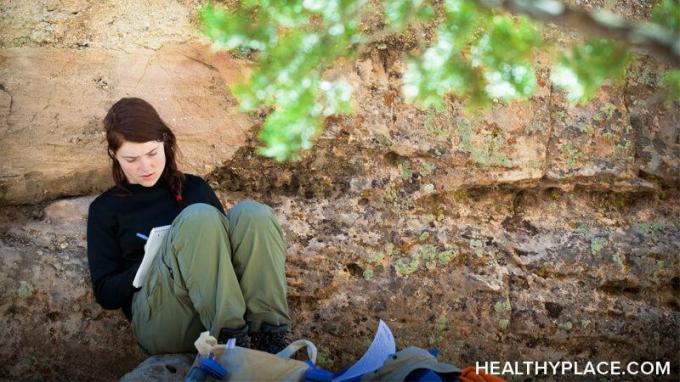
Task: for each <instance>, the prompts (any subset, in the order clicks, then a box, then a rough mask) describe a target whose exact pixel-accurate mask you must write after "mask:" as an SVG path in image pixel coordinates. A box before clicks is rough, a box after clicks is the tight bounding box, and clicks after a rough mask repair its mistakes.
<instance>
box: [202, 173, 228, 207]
mask: <svg viewBox="0 0 680 382" xmlns="http://www.w3.org/2000/svg"><path fill="white" fill-rule="evenodd" d="M203 188H204V191H203V193H204V195H205V199H206V200H207V201H208V204H210V205H212V206H214V207H215V208H217V209H218V210H220V211H222V213H224V207H223V206H222V202H220V200H219V199H218V198H217V195H215V191H214V190H213V189H212V187H210V185H209V184H208V182H206V181H203Z"/></svg>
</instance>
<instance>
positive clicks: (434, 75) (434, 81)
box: [200, 0, 680, 161]
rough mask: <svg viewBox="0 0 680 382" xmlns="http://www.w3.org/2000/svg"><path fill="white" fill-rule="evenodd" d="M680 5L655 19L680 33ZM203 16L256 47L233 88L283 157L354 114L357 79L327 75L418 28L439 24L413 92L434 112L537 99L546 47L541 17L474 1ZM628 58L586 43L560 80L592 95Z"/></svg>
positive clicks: (212, 32)
mask: <svg viewBox="0 0 680 382" xmlns="http://www.w3.org/2000/svg"><path fill="white" fill-rule="evenodd" d="M376 4H378V5H377V6H376ZM679 12H680V5H678V4H677V2H675V1H672V0H662V1H661V3H660V4H659V6H658V7H657V9H656V10H655V11H654V13H653V18H654V19H655V20H656V21H657V22H658V23H659V24H660V25H662V26H664V27H666V28H669V29H672V30H676V31H677V30H678V29H679V26H680V13H679ZM375 13H377V14H378V16H379V17H380V18H381V20H382V25H384V27H382V28H381V29H380V30H378V31H374V30H372V29H374V28H371V27H370V26H367V25H365V24H364V23H363V20H364V19H365V18H366V17H367V14H371V15H373V14H375ZM200 14H201V21H202V25H203V32H204V33H205V35H206V36H208V37H209V38H210V39H211V40H212V41H213V43H214V46H215V47H216V48H219V49H228V50H231V51H235V52H238V53H239V54H240V55H243V53H244V52H251V57H252V59H253V60H254V61H256V62H257V67H256V68H255V70H254V72H253V73H252V75H251V77H250V78H249V81H248V82H247V83H244V84H240V85H236V86H233V87H232V92H233V93H234V95H235V96H236V97H237V98H238V99H239V102H240V106H241V108H242V110H244V111H247V112H265V113H267V114H268V116H267V118H266V120H265V122H264V125H263V127H262V130H261V132H260V134H259V138H260V139H261V140H262V142H264V146H263V147H261V148H260V151H259V152H260V153H261V154H263V155H265V156H268V157H272V158H275V159H276V160H278V161H283V160H288V159H295V158H297V157H298V155H299V152H300V151H301V150H305V149H309V148H310V147H311V146H312V145H313V143H314V140H315V138H316V137H317V136H318V135H319V134H320V132H321V129H322V126H323V124H324V121H325V119H326V118H327V117H329V116H331V115H334V114H342V113H349V112H351V111H352V104H351V98H352V88H351V86H350V85H349V84H348V83H347V82H345V81H343V80H342V79H329V78H328V77H329V76H328V75H327V73H326V71H327V70H328V69H330V68H331V67H332V66H333V64H334V63H335V62H337V60H338V59H340V58H343V57H348V58H352V57H354V56H355V55H356V54H357V52H359V51H360V50H361V49H362V48H363V47H365V46H370V45H371V44H373V43H376V42H380V41H384V39H385V38H386V37H387V36H389V35H390V34H399V33H405V32H407V31H412V30H413V29H414V28H415V29H416V30H418V31H419V32H418V33H420V31H421V30H425V29H428V30H431V31H432V32H433V35H432V37H431V38H429V39H426V41H421V40H422V39H421V38H420V37H418V38H417V40H418V46H417V47H416V48H415V49H413V50H412V51H410V52H409V53H408V55H409V56H408V58H407V65H406V70H405V72H404V75H403V94H404V97H405V99H406V100H407V101H410V102H415V103H416V104H418V105H419V106H421V107H423V108H426V109H427V108H431V109H435V110H441V109H442V108H443V106H444V97H447V96H455V97H461V98H463V99H465V100H466V101H467V103H468V105H469V106H470V107H479V106H485V105H488V104H489V101H490V100H491V99H498V100H501V101H511V100H517V99H519V100H521V99H527V98H529V97H531V96H532V95H533V93H534V92H535V89H536V75H535V72H534V68H533V67H532V56H533V55H534V54H535V52H536V50H537V49H540V48H542V47H543V46H544V44H543V41H542V38H541V31H540V29H539V28H538V26H537V25H535V24H534V23H533V22H532V21H531V20H529V19H526V18H523V17H516V16H512V15H509V14H506V13H500V12H496V11H490V10H489V9H488V8H483V7H479V6H478V5H477V2H475V1H472V0H443V1H434V0H431V1H428V0H383V1H372V2H369V1H368V0H325V1H323V0H290V1H271V0H265V1H255V0H242V1H240V3H239V5H238V6H236V7H233V8H230V9H227V8H225V7H223V6H215V5H212V4H207V5H205V6H203V7H202V8H201V12H200ZM378 24H380V23H378ZM421 34H422V33H421ZM628 60H629V54H628V53H627V52H626V50H625V49H624V48H623V47H621V46H618V45H615V44H612V43H610V42H608V41H606V40H602V39H599V40H592V41H587V42H586V43H584V44H582V45H579V46H576V47H573V49H572V50H571V51H570V52H568V53H566V54H564V55H563V56H562V58H561V59H560V61H559V63H558V64H557V65H556V66H555V68H554V70H553V75H552V80H553V82H554V83H555V84H556V85H558V86H560V87H562V88H564V89H565V90H566V91H567V98H568V99H570V100H572V101H574V102H577V101H585V100H587V99H589V98H590V97H592V96H593V95H594V94H595V92H596V91H597V89H598V88H599V86H600V85H601V84H602V82H603V81H604V80H605V79H608V78H616V77H620V76H623V74H624V72H625V67H626V64H627V62H628ZM665 83H666V85H667V86H668V88H669V90H671V91H675V92H676V93H675V94H680V72H678V71H675V72H672V73H670V74H669V75H667V76H666V81H665Z"/></svg>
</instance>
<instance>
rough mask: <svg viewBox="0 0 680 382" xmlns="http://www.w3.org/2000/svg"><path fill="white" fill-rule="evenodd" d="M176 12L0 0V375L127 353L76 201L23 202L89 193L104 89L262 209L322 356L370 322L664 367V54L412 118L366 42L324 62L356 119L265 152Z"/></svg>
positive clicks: (127, 364)
mask: <svg viewBox="0 0 680 382" xmlns="http://www.w3.org/2000/svg"><path fill="white" fill-rule="evenodd" d="M586 3H587V4H585V5H586V6H590V5H592V4H590V2H586ZM582 5H583V4H582ZM596 5H598V6H601V5H602V4H599V3H598V4H596ZM605 5H606V4H605ZM195 6H196V2H195V1H170V0H154V1H148V2H143V4H142V3H140V2H133V1H125V0H122V1H116V2H113V3H106V4H99V3H96V4H95V3H90V2H85V1H79V0H72V1H60V2H56V1H54V2H53V1H36V2H15V1H6V2H3V3H2V4H0V10H1V11H2V12H0V29H2V30H3V31H7V33H5V34H3V35H2V36H0V57H1V58H0V85H2V86H1V87H0V90H3V91H2V92H0V152H1V153H2V158H3V161H2V164H1V165H0V169H1V170H0V203H2V204H5V207H3V208H2V210H1V211H0V269H1V271H0V292H2V293H0V312H2V320H3V321H2V323H1V324H0V336H1V337H2V338H4V339H5V340H4V341H3V343H4V344H6V346H3V347H1V348H0V361H2V362H0V378H7V379H10V380H21V379H22V378H23V379H27V380H33V379H39V378H47V379H53V380H83V379H88V380H102V381H105V380H112V379H117V378H120V377H122V376H123V375H125V374H126V373H127V372H128V371H130V370H132V369H133V368H134V367H135V366H136V365H137V364H139V363H140V362H141V361H143V360H144V358H145V355H144V354H143V353H142V352H141V351H140V350H139V349H138V347H137V346H136V344H135V340H134V338H133V336H132V333H131V330H130V327H129V324H128V323H127V321H126V320H125V318H124V317H123V315H122V314H121V313H120V312H111V311H105V310H102V309H101V308H100V307H99V306H98V305H97V304H96V303H95V302H94V300H93V297H92V292H91V288H90V284H89V272H88V271H87V260H86V255H85V245H86V244H85V243H86V238H85V231H84V227H85V219H86V216H85V215H86V211H87V205H88V203H89V201H90V200H91V196H90V197H85V198H79V199H69V200H61V201H58V202H56V203H54V204H50V205H47V204H46V203H45V202H44V201H46V200H50V199H53V198H55V197H58V196H61V195H86V194H93V193H96V192H97V191H98V190H101V189H102V188H104V187H106V186H107V184H108V182H109V180H108V175H107V174H108V170H107V166H108V165H107V163H106V156H105V151H104V148H105V146H104V140H103V136H102V135H101V132H100V129H101V127H100V125H99V123H100V122H99V121H100V120H101V118H102V117H103V115H104V113H105V111H106V109H107V107H108V106H109V105H110V104H111V103H112V102H114V101H115V100H116V99H118V98H119V97H121V96H125V95H137V96H141V97H143V98H147V99H149V100H150V101H151V102H152V103H153V104H155V105H157V107H158V109H159V112H160V114H161V115H162V116H163V117H164V118H165V119H166V120H167V121H168V122H169V123H170V125H171V126H172V127H173V128H174V130H175V131H176V132H177V133H178V139H179V141H180V145H181V147H182V150H183V151H184V157H185V161H184V167H183V168H184V169H185V170H187V171H190V172H194V173H199V174H201V175H206V177H207V179H208V180H209V181H210V183H211V184H212V185H213V187H214V188H215V189H216V190H217V191H218V195H219V197H220V198H221V199H222V201H223V203H224V204H225V206H226V207H229V206H231V205H233V204H234V203H236V202H237V201H238V200H241V199H244V198H254V199H258V200H261V201H264V202H266V203H268V204H269V205H271V206H272V207H274V209H275V210H276V212H277V215H278V217H279V219H280V221H281V225H282V227H283V229H284V232H285V235H286V238H287V240H288V243H289V247H288V263H287V278H288V285H289V300H290V304H291V308H292V310H293V311H292V313H293V317H294V325H293V331H294V336H295V337H305V338H309V339H312V340H313V341H314V342H315V343H317V345H319V347H320V350H321V352H320V362H321V365H322V366H325V367H329V368H332V369H339V368H341V367H343V366H345V365H347V364H348V363H349V362H352V361H354V360H356V358H357V357H358V356H359V355H360V354H361V353H362V352H363V351H364V349H365V348H366V346H367V345H368V343H369V342H370V339H371V338H370V336H371V334H372V333H373V331H374V329H375V327H376V325H377V320H378V319H383V320H385V321H386V322H387V323H388V325H389V326H390V327H391V328H392V330H393V332H394V334H395V337H396V339H397V343H398V345H399V346H405V345H418V346H422V347H430V346H437V347H439V348H440V349H441V350H442V353H441V357H442V358H443V359H446V360H449V361H451V362H453V363H455V364H457V365H459V366H465V365H468V364H470V363H474V361H477V360H529V359H537V360H558V359H563V360H570V361H572V360H573V361H579V360H583V361H587V360H591V361H596V360H619V361H622V362H625V361H628V360H631V361H645V360H665V361H671V362H672V365H673V372H674V376H673V377H669V378H671V380H672V378H675V377H677V375H678V373H679V372H680V371H679V370H678V367H679V366H678V365H680V358H679V354H680V343H679V341H678V338H680V335H679V334H680V299H679V296H680V281H679V280H680V264H678V261H679V258H678V253H680V219H679V218H678V217H680V203H679V202H680V192H678V184H679V183H680V175H679V174H680V171H679V170H680V138H679V134H680V133H679V131H678V128H677V127H678V125H679V122H680V106H679V105H678V103H677V102H676V103H670V102H667V101H665V100H664V99H663V98H662V97H660V93H659V91H658V84H659V78H660V77H659V73H660V72H661V70H662V69H663V68H664V64H663V63H661V62H657V61H656V60H654V59H652V58H650V57H646V56H642V57H640V58H639V59H638V60H637V61H636V62H635V64H634V65H633V66H632V67H631V70H630V73H629V75H628V76H627V79H626V80H625V81H624V82H623V83H608V84H607V85H606V86H605V87H604V88H603V89H602V91H601V92H600V93H599V94H598V96H597V98H596V100H595V102H593V103H590V104H588V105H584V106H572V105H568V104H567V103H566V102H565V101H564V97H563V95H562V94H561V93H560V92H558V91H556V90H555V89H553V88H551V86H550V84H549V81H548V77H549V66H548V65H547V62H548V61H547V53H543V55H541V56H539V57H537V58H536V62H537V65H538V67H539V71H538V76H539V90H538V92H537V94H536V95H535V96H534V98H533V99H532V100H531V102H529V103H510V104H502V103H495V104H494V105H493V107H492V108H491V109H490V110H488V111H485V112H483V113H480V114H472V113H470V112H468V111H466V110H465V109H464V107H463V106H462V105H461V104H460V103H458V102H457V101H455V100H451V101H450V102H449V103H447V108H446V109H445V110H444V111H443V112H434V111H427V110H425V111H423V110H418V109H416V108H415V107H413V106H411V105H407V104H404V102H403V99H402V97H401V95H400V76H401V72H402V70H403V61H402V60H401V59H400V53H399V52H400V51H401V50H402V48H403V46H400V45H399V42H398V41H396V42H392V43H388V44H384V45H376V46H375V47H374V49H372V50H370V52H369V53H368V54H367V55H366V56H364V57H361V58H360V59H358V60H357V61H352V62H344V63H341V64H340V65H338V66H337V67H336V68H334V69H333V72H335V73H329V75H337V74H341V75H343V76H344V77H346V78H348V79H349V80H350V82H352V83H353V84H354V85H355V89H356V93H355V99H356V105H357V113H356V114H355V115H352V116H346V117H335V118H330V119H328V120H327V129H326V131H325V132H324V134H323V135H322V136H321V137H320V139H319V142H318V144H317V145H316V146H315V148H314V149H313V150H311V151H310V152H307V153H304V154H303V157H302V159H301V160H300V161H299V162H295V163H289V164H283V165H281V164H275V163H273V162H271V161H268V160H265V159H263V158H261V157H258V156H257V155H256V154H255V147H256V146H257V142H255V141H254V139H253V135H254V132H255V127H256V126H257V125H258V123H259V122H260V121H259V120H258V118H256V117H249V116H244V115H241V114H238V113H235V112H234V111H233V106H234V105H235V102H234V100H233V99H232V98H231V97H230V95H229V93H228V92H226V91H224V90H225V89H224V87H225V84H228V83H233V82H234V81H236V80H238V79H239V78H241V76H242V75H243V74H245V73H247V70H248V67H247V64H246V63H244V62H242V61H238V60H234V59H233V58H231V57H229V56H227V55H225V54H221V55H217V56H215V55H212V54H211V53H210V52H208V51H207V49H206V48H205V47H203V46H202V45H201V44H200V41H199V38H198V37H197V36H196V32H195V30H196V29H195V28H196V24H195V13H194V9H195V8H194V7H195ZM641 7H642V6H640V4H639V3H638V2H617V4H616V6H615V8H614V9H615V10H616V11H617V12H619V13H622V14H626V15H634V16H636V17H644V16H645V15H646V14H647V13H648V11H649V9H648V8H646V7H642V8H641ZM546 35H547V36H548V38H549V39H551V41H553V42H555V43H557V44H562V43H564V41H568V40H570V39H571V38H573V37H572V36H569V35H567V34H565V33H563V32H562V31H559V30H553V29H548V30H547V31H546ZM17 203H30V204H25V205H23V206H16V205H15V206H11V205H8V204H17ZM185 361H186V357H184V356H180V357H175V358H173V357H170V358H167V359H166V358H163V357H161V358H152V359H149V360H148V361H147V362H146V363H145V364H144V365H143V368H142V369H143V370H141V369H140V370H141V371H140V372H141V373H142V374H138V375H144V376H145V377H144V378H149V376H150V375H156V376H159V375H163V376H168V378H170V375H175V374H178V370H180V371H181V370H182V367H183V366H182V365H185V363H186V362H185ZM154 370H157V371H158V373H157V374H154V373H155V372H154ZM161 372H162V373H161ZM149 373H150V374H149ZM168 373H169V374H168ZM131 375H132V376H131ZM131 375H127V376H126V377H125V378H128V379H132V380H134V374H131ZM163 378H165V377H163Z"/></svg>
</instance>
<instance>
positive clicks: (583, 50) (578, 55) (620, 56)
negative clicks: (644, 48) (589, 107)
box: [552, 39, 630, 102]
mask: <svg viewBox="0 0 680 382" xmlns="http://www.w3.org/2000/svg"><path fill="white" fill-rule="evenodd" d="M629 60H630V56H629V54H628V52H627V51H626V50H625V49H624V48H623V47H621V46H617V45H615V44H612V43H610V42H609V41H607V40H604V39H598V40H591V41H588V42H586V43H585V44H582V45H578V46H575V47H573V49H572V51H571V52H569V53H567V54H564V55H563V56H562V60H561V61H560V63H559V64H558V65H557V66H556V67H555V69H554V70H553V73H552V80H553V82H554V83H555V84H556V85H557V86H559V87H561V88H564V89H565V90H566V91H567V98H568V99H569V100H571V101H574V102H575V101H579V100H588V99H590V98H591V97H592V96H593V95H594V94H595V92H596V91H597V89H598V88H599V87H600V85H602V82H603V81H604V80H606V79H608V78H621V77H623V75H624V73H625V70H626V65H627V64H628V62H629Z"/></svg>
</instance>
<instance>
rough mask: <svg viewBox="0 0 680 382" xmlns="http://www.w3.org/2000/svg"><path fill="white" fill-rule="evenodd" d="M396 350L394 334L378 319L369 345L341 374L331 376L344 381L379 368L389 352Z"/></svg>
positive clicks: (337, 380)
mask: <svg viewBox="0 0 680 382" xmlns="http://www.w3.org/2000/svg"><path fill="white" fill-rule="evenodd" d="M396 352H397V346H396V344H395V343H394V336H393V335H392V331H391V330H390V328H388V327H387V324H385V322H383V320H380V323H379V324H378V330H377V332H376V333H375V338H373V342H372V343H371V346H369V348H368V350H367V351H366V353H364V355H363V356H362V357H361V359H359V361H357V363H355V364H354V365H352V367H350V368H349V369H347V370H346V371H345V372H344V373H342V374H341V375H339V376H337V377H335V378H333V382H340V381H345V380H348V379H351V378H354V377H358V376H360V375H363V374H365V373H368V372H372V371H373V370H376V369H379V368H380V367H381V366H382V365H383V363H384V362H385V359H386V358H387V356H389V355H390V354H394V353H396Z"/></svg>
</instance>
